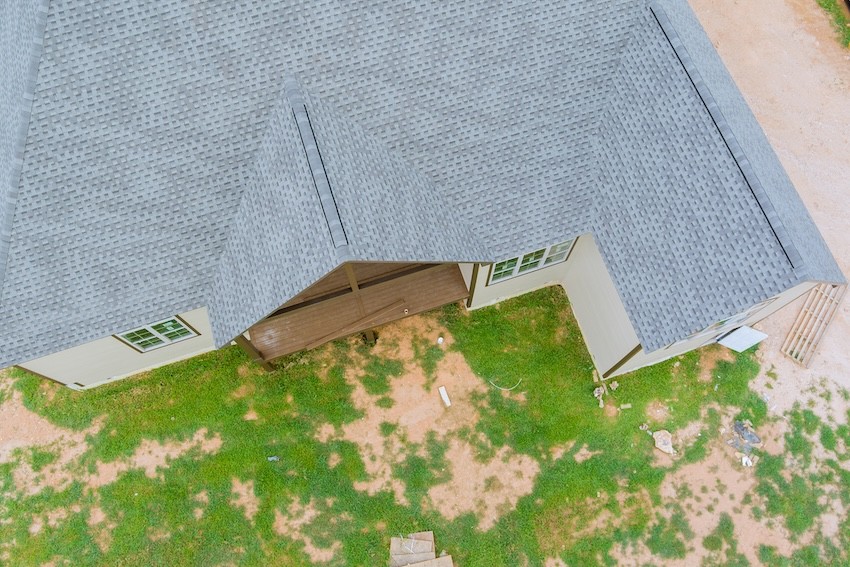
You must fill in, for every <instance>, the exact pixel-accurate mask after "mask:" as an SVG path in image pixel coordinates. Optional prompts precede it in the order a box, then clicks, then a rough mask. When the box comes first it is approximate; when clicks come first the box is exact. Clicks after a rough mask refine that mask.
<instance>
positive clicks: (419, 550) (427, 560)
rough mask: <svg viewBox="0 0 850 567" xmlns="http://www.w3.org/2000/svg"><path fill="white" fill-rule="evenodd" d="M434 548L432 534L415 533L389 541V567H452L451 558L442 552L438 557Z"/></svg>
mask: <svg viewBox="0 0 850 567" xmlns="http://www.w3.org/2000/svg"><path fill="white" fill-rule="evenodd" d="M435 549H436V548H435V547H434V532H417V533H414V534H410V535H408V536H407V537H394V538H391V539H390V567H405V566H406V565H415V566H416V567H454V563H453V562H452V556H451V555H446V552H445V551H443V552H442V553H441V554H440V557H437V553H436V551H435Z"/></svg>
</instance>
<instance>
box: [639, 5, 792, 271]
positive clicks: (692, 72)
mask: <svg viewBox="0 0 850 567" xmlns="http://www.w3.org/2000/svg"><path fill="white" fill-rule="evenodd" d="M649 11H650V12H651V13H652V15H653V16H654V18H655V20H656V22H658V26H659V27H660V28H661V31H662V33H663V34H664V37H666V38H667V41H668V42H669V43H670V47H671V49H672V50H673V52H674V53H675V54H676V57H677V59H678V60H679V62H680V63H681V65H682V68H683V69H684V71H685V73H686V74H687V75H688V77H689V78H690V80H691V83H693V85H694V89H695V90H696V92H697V95H698V96H699V98H700V100H701V101H702V103H703V104H704V105H705V108H706V110H707V111H708V114H709V116H710V117H711V119H712V121H713V122H714V125H715V126H716V127H717V130H718V132H719V133H720V137H721V138H722V139H723V142H724V143H725V144H726V147H727V148H728V150H729V153H730V154H731V155H732V159H733V160H734V162H735V163H736V164H737V165H738V168H739V169H740V170H741V175H743V177H744V182H745V183H746V184H747V187H749V188H750V191H751V192H752V194H753V198H755V200H756V203H757V204H758V206H759V209H761V212H762V214H763V215H764V217H765V219H766V220H767V224H768V226H770V229H771V231H772V232H773V235H774V236H775V237H776V240H777V242H779V247H780V248H781V249H782V251H783V252H784V253H785V256H786V258H787V259H788V262H789V264H791V268H792V270H795V271H796V270H798V269H800V268H802V267H803V264H804V262H803V257H802V256H801V255H800V253H799V251H798V250H797V246H796V245H795V244H794V242H793V240H792V239H791V236H790V234H789V233H788V231H787V229H786V228H785V224H784V223H783V222H782V219H780V218H779V214H778V213H777V211H776V209H775V208H774V206H773V203H772V202H771V200H770V196H769V195H768V194H767V192H766V191H765V189H764V186H763V185H762V183H761V180H760V179H759V177H758V175H757V174H756V171H755V170H754V169H753V167H752V165H751V164H750V161H749V159H748V158H747V156H746V154H745V153H744V150H743V148H742V147H741V144H740V143H739V142H738V139H737V137H736V136H735V133H734V132H733V131H732V129H731V127H730V126H729V122H728V121H727V120H726V117H725V116H724V115H723V112H722V110H721V109H720V106H719V105H718V104H717V100H716V99H715V98H714V95H712V93H711V90H710V89H709V88H708V85H707V84H706V83H705V81H704V80H703V78H702V74H701V73H700V72H699V70H698V69H697V67H696V65H695V64H694V62H693V60H692V59H691V56H690V53H688V50H687V48H686V47H685V45H684V43H683V42H682V40H681V38H680V37H679V33H678V32H677V31H676V29H675V27H674V26H673V23H672V22H671V21H670V18H669V17H668V16H667V13H666V11H665V10H664V7H663V6H661V4H660V3H659V2H657V0H651V1H650V2H649Z"/></svg>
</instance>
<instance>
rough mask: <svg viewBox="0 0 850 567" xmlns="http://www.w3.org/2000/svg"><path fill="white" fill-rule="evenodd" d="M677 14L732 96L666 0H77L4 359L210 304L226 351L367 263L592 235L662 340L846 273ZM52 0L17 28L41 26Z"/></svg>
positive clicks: (634, 314)
mask: <svg viewBox="0 0 850 567" xmlns="http://www.w3.org/2000/svg"><path fill="white" fill-rule="evenodd" d="M652 6H653V7H654V8H655V9H656V10H657V12H658V13H660V12H663V13H664V14H669V21H670V22H671V26H672V28H673V29H674V31H676V32H677V35H678V37H679V40H680V43H681V45H680V46H679V49H680V51H681V52H682V53H685V52H686V53H687V55H689V56H690V58H691V59H692V62H693V67H694V69H695V70H696V71H698V72H699V76H700V77H701V79H702V82H703V83H704V89H703V90H704V91H705V93H700V92H699V91H698V90H697V89H696V88H695V87H694V84H693V81H694V76H695V73H696V71H694V72H693V73H692V74H693V75H694V76H690V75H689V74H688V73H687V72H686V70H685V68H684V67H683V66H682V64H681V61H680V58H679V57H678V56H677V53H676V51H675V50H674V49H673V46H671V44H670V41H669V39H668V36H667V35H665V33H664V30H663V29H662V28H661V27H660V25H659V23H658V21H657V19H656V18H655V17H654V15H653V12H652V11H651V10H650V7H649V3H648V2H643V1H641V2H636V3H624V2H620V1H616V0H600V1H597V2H584V1H570V2H550V1H543V0H540V1H535V2H525V1H519V0H516V1H509V2H494V1H492V0H470V1H469V2H464V3H463V4H462V5H457V4H446V3H444V2H437V1H421V0H419V1H412V0H411V1H407V0H395V1H389V0H387V1H380V2H374V1H366V0H357V1H350V2H337V1H332V0H312V1H304V2H297V3H283V2H277V1H268V0H267V1H264V2H259V1H257V2H254V1H252V2H244V3H197V2H187V1H183V0H168V1H164V2H157V3H141V2H139V1H138V0H107V1H104V2H100V3H97V4H96V5H95V4H89V3H84V2H80V1H79V0H52V1H51V2H50V11H49V14H48V15H47V17H46V27H45V32H44V34H43V45H44V49H43V56H42V57H41V63H40V66H39V67H38V83H37V85H36V88H35V90H34V100H33V104H32V115H31V116H32V119H31V120H30V121H29V123H28V130H27V137H26V144H25V145H23V144H19V145H20V149H21V150H22V151H25V153H24V154H23V155H25V160H24V162H23V168H22V172H21V176H20V182H19V183H18V184H16V185H15V186H14V187H15V188H17V190H18V193H19V196H18V198H17V199H16V201H15V202H14V203H13V204H14V206H15V208H14V212H15V220H14V224H13V225H12V227H11V237H10V245H9V247H8V250H9V254H8V263H7V270H6V274H5V280H4V281H3V282H2V290H0V306H2V310H0V329H2V330H0V344H2V350H0V365H8V364H13V363H17V362H22V361H25V360H28V359H31V358H35V357H38V356H42V355H44V354H47V353H50V352H55V351H57V350H61V349H64V348H68V347H71V346H74V345H76V344H80V343H83V342H87V341H89V340H93V339H95V338H98V337H101V336H104V335H108V334H110V333H115V332H119V331H122V330H125V329H127V328H131V327H134V326H137V325H139V324H143V323H146V322H149V321H152V320H156V319H159V318H163V317H166V316H169V315H171V314H173V313H174V312H182V311H186V310H188V309H191V308H194V307H198V306H200V305H207V306H208V307H209V308H210V314H211V320H212V324H213V327H214V334H215V338H216V342H217V344H223V343H225V342H226V341H228V340H230V338H232V337H233V336H234V335H236V334H238V333H239V332H241V331H243V330H244V329H245V328H246V327H247V326H249V325H250V324H251V323H253V322H254V321H256V320H258V319H260V318H261V317H263V316H264V315H266V314H267V313H269V312H270V311H273V310H274V309H275V308H276V307H277V306H278V305H280V304H282V303H283V302H285V301H286V300H287V299H288V298H289V297H291V296H292V295H295V294H296V293H298V292H299V291H300V290H302V289H304V288H305V287H307V286H308V285H310V284H311V283H312V282H314V281H316V280H317V279H319V278H320V277H321V276H322V275H324V274H325V273H327V272H328V271H330V270H332V269H333V268H334V267H335V266H336V265H338V263H339V262H340V261H341V260H344V259H357V260H364V261H368V260H373V261H390V260H396V261H457V260H474V261H483V262H490V261H496V260H499V259H501V258H503V257H508V256H513V255H516V254H517V253H521V252H523V251H527V250H531V249H535V248H539V247H542V246H545V245H548V244H551V243H553V242H557V241H560V240H564V239H566V238H569V237H572V236H575V235H578V234H583V233H587V232H593V233H594V234H595V236H596V237H597V240H598V241H599V243H600V247H601V249H602V251H603V255H604V257H605V259H606V262H607V265H608V267H609V270H610V271H611V274H612V277H613V279H614V281H615V283H616V284H617V287H618V290H619V291H620V294H621V295H622V297H623V300H624V302H625V303H626V305H627V309H628V312H629V314H630V317H631V318H632V321H633V323H634V325H635V328H636V330H637V331H638V334H639V336H640V337H641V339H642V340H643V341H645V346H649V347H652V346H662V345H663V344H666V343H667V342H671V341H672V340H676V339H679V338H682V337H683V336H684V335H685V334H687V333H689V332H691V331H692V330H696V329H697V328H698V327H700V326H701V325H703V323H705V322H711V321H712V320H713V319H712V318H714V319H716V318H719V317H721V316H725V315H728V314H730V313H731V311H730V310H737V309H739V308H741V307H745V306H748V305H749V304H751V303H752V302H755V301H758V300H760V299H763V298H764V297H765V296H766V294H772V293H775V292H776V291H778V290H780V289H784V288H785V287H787V286H788V285H791V284H792V283H794V282H795V281H798V280H800V278H803V277H807V278H811V279H818V278H822V279H833V280H834V279H841V274H840V272H839V271H838V268H837V266H835V263H834V260H832V258H831V256H830V254H829V251H828V250H827V249H826V247H825V245H824V244H823V241H822V239H820V236H819V235H818V233H817V230H816V229H815V228H814V225H813V224H812V223H811V220H810V219H809V217H808V215H807V214H806V212H805V209H804V208H803V207H802V204H801V203H800V201H799V198H797V197H796V194H795V193H794V189H793V187H792V186H791V185H790V182H788V180H787V176H785V174H784V172H782V169H781V166H780V165H779V162H778V160H777V159H776V157H775V155H773V153H772V151H771V150H770V147H769V144H768V143H767V141H766V139H765V138H764V135H763V134H762V133H761V131H760V129H758V125H757V123H755V120H754V118H752V115H751V113H750V112H749V110H748V109H747V107H746V104H745V103H744V102H743V99H741V97H740V94H739V93H737V90H736V89H735V88H734V84H733V83H732V82H731V79H729V78H728V74H725V70H724V69H723V67H722V64H721V63H720V62H719V58H717V56H716V53H714V51H713V49H712V48H711V46H710V43H708V42H707V39H705V36H704V34H703V32H702V30H701V29H700V28H699V25H698V24H697V23H696V20H695V19H694V18H693V15H692V14H691V13H690V9H689V8H688V6H687V3H686V2H685V0H664V1H660V0H659V2H654V3H652ZM28 13H29V14H30V15H29V16H26V14H21V15H20V17H19V18H18V19H19V20H20V24H19V27H20V29H18V28H14V27H13V28H11V29H7V28H5V27H4V28H3V32H2V34H3V41H6V42H8V41H10V39H9V38H10V37H12V38H13V39H12V40H11V41H17V40H16V39H15V38H18V37H19V36H21V37H25V36H26V35H27V34H28V33H31V31H28V30H33V29H37V28H35V27H33V26H35V25H36V24H33V23H32V22H33V21H36V20H37V18H35V16H34V14H35V12H28ZM27 18H29V19H27ZM21 44H22V45H25V42H22V43H21ZM26 49H29V48H26ZM26 49H23V52H25V53H24V54H23V55H21V54H17V55H16V56H15V58H13V62H12V63H5V62H4V63H2V64H0V65H2V67H0V72H1V73H3V75H0V76H2V77H12V78H13V79H14V80H16V81H19V82H18V83H14V85H15V86H12V87H10V89H11V90H8V89H7V90H5V91H3V98H2V100H0V105H2V106H0V110H2V111H3V113H4V117H5V116H7V115H11V116H20V114H19V113H17V114H16V112H17V111H16V109H19V108H20V107H19V105H18V106H16V104H17V103H16V102H15V101H20V98H19V97H18V95H17V92H18V91H20V81H21V80H23V79H21V77H24V76H25V74H26V73H25V71H24V68H25V67H26V65H24V63H23V61H24V60H25V59H27V58H30V59H32V53H33V51H32V50H30V51H26ZM286 77H293V78H295V79H296V80H297V83H298V84H299V87H298V88H299V89H300V91H301V92H302V94H303V98H304V101H305V105H306V106H305V110H306V113H307V115H308V116H309V120H310V124H311V129H312V130H313V134H314V136H315V142H316V149H317V152H318V153H317V155H320V157H321V159H322V170H323V175H326V176H327V180H328V187H327V188H325V189H326V190H329V191H331V193H330V194H327V193H325V194H324V197H325V204H326V205H328V203H330V202H331V201H327V197H328V196H331V197H332V202H333V204H335V205H336V208H337V209H338V214H339V221H338V224H339V228H338V231H339V229H343V230H344V237H345V243H344V245H340V246H336V245H335V243H334V238H333V235H334V233H332V232H330V231H329V225H328V218H327V217H326V216H325V214H324V209H323V207H322V200H321V199H320V196H321V195H322V193H321V191H320V192H317V185H316V177H315V176H314V175H315V173H316V171H317V169H316V167H313V168H312V169H311V165H310V161H309V159H308V155H309V154H308V153H307V152H305V147H304V143H303V141H302V140H303V138H302V136H301V134H300V133H299V130H298V125H297V122H296V117H295V116H293V114H292V110H293V109H292V101H291V100H290V98H288V97H287V96H286V93H285V78H286ZM10 92H11V93H12V94H11V95H9V94H8V93H10ZM706 93H708V94H707V95H706ZM16 97H18V98H16ZM707 104H709V105H711V104H715V105H716V106H717V112H719V113H721V114H722V115H723V116H725V117H726V118H727V121H726V122H727V126H728V128H729V132H730V133H731V134H730V135H729V136H728V138H729V139H728V140H727V139H724V137H723V136H722V135H721V133H720V131H719V130H718V128H717V125H716V124H715V122H714V121H713V120H712V115H711V113H710V112H709V111H708V109H707V108H706V105H707ZM15 120H17V118H16V119H15ZM5 124H7V122H5V121H4V125H5ZM9 124H11V122H10V123H9ZM15 124H18V123H15ZM15 127H17V126H15ZM13 129H14V127H12V126H10V127H9V128H8V129H7V130H5V131H4V132H3V137H2V140H0V143H1V144H6V145H5V146H2V145H0V150H3V151H4V152H5V153H3V154H2V155H0V160H2V159H6V160H8V159H9V156H10V155H11V154H10V153H9V152H8V151H6V150H7V149H8V148H13V147H14V145H15V142H14V138H10V137H9V135H8V132H10V131H11V130H13ZM733 138H734V141H736V142H738V143H739V146H740V149H741V152H740V155H739V156H738V160H737V161H736V159H735V156H734V155H732V154H731V153H730V152H729V149H728V145H727V141H729V140H732V139H733ZM10 140H11V142H10ZM741 156H744V158H746V160H747V164H744V165H745V169H746V167H751V169H752V173H751V174H750V175H751V177H753V176H754V177H756V178H757V179H758V180H760V183H759V184H757V186H756V188H755V190H756V191H758V190H761V191H763V195H762V196H763V197H765V198H766V199H768V201H769V202H771V203H772V204H773V205H774V207H773V212H771V211H770V208H768V215H771V214H775V218H776V219H778V221H779V222H778V223H777V224H782V226H783V227H784V229H785V230H786V231H787V233H788V234H787V238H788V239H789V240H790V241H791V242H792V243H793V248H795V249H797V250H798V251H799V253H800V256H801V257H802V258H804V259H805V260H806V263H805V265H804V266H802V267H801V268H800V269H797V270H796V271H795V269H794V267H793V266H791V264H790V263H789V261H788V257H786V255H785V253H784V250H783V248H782V246H780V244H779V241H778V240H777V238H776V236H775V235H774V234H773V232H772V227H771V226H770V225H769V223H767V221H766V220H765V213H763V212H762V211H761V209H760V207H759V202H758V200H757V199H756V198H755V197H754V196H753V190H751V184H750V183H748V180H747V178H746V177H745V176H744V175H743V174H742V172H741V163H740V161H741ZM314 157H315V156H314ZM9 163H10V162H8V161H7V162H2V161H0V166H3V168H4V169H3V171H4V172H5V171H7V170H8V169H9ZM314 166H315V164H314ZM7 187H8V186H7ZM759 188H760V189H759ZM789 192H790V193H789ZM7 193H8V194H10V195H11V194H13V193H14V189H13V190H11V191H7ZM789 195H790V196H789ZM791 197H793V198H791ZM795 199H796V200H795ZM6 201H7V202H8V199H7V200H6ZM779 201H782V202H779ZM789 203H790V204H789ZM4 206H6V205H4ZM9 210H11V209H9V207H8V206H6V209H4V211H6V212H8V211H9ZM801 219H802V220H801ZM798 221H799V222H798ZM807 223H808V224H807ZM6 228H8V226H7V227H6ZM780 232H781V231H780ZM340 236H341V233H339V232H337V233H336V237H337V243H336V244H341V243H342V242H343V241H342V240H340ZM780 236H781V235H780ZM0 249H2V247H0ZM703 326H704V325H703Z"/></svg>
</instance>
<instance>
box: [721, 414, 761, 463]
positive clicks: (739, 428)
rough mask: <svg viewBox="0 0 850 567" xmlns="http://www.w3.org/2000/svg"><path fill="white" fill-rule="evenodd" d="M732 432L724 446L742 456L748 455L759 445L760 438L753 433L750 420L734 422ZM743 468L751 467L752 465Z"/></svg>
mask: <svg viewBox="0 0 850 567" xmlns="http://www.w3.org/2000/svg"><path fill="white" fill-rule="evenodd" d="M732 431H733V432H734V434H733V436H732V437H731V438H729V439H727V440H726V444H727V445H729V446H730V447H734V448H735V450H736V451H738V452H740V453H742V454H744V455H749V454H750V453H752V452H753V449H754V448H755V447H756V446H758V445H761V438H760V437H759V436H758V435H756V433H755V432H754V431H753V424H752V422H750V420H745V421H735V424H734V426H733V427H732ZM744 466H752V464H750V465H746V464H745V465H744Z"/></svg>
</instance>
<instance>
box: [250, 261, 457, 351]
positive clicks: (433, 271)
mask: <svg viewBox="0 0 850 567" xmlns="http://www.w3.org/2000/svg"><path fill="white" fill-rule="evenodd" d="M356 266H357V265H355V268H352V267H351V266H344V267H343V268H339V269H337V270H335V271H334V272H333V273H332V274H331V275H329V276H328V277H327V278H325V279H324V280H322V281H320V282H319V283H317V284H316V286H313V287H315V288H317V289H318V290H320V291H321V292H324V293H321V292H320V291H317V290H316V289H312V288H311V289H310V290H307V291H305V292H304V293H303V294H301V295H300V296H299V297H298V298H297V299H298V300H299V303H296V304H293V302H289V303H287V304H286V305H284V306H283V307H282V308H281V309H279V310H278V311H277V312H276V313H275V314H273V315H271V316H270V317H268V318H267V319H265V320H263V321H261V322H259V323H257V324H256V325H254V326H253V327H251V329H250V331H249V333H250V336H251V343H252V345H253V347H254V348H255V349H256V350H257V351H259V354H260V356H261V357H262V358H263V359H264V360H266V361H269V360H274V359H276V358H279V357H281V356H285V355H287V354H291V353H293V352H298V351H300V350H305V349H310V348H315V347H317V346H319V345H321V344H324V343H326V342H328V341H332V340H334V339H338V338H341V337H345V336H348V335H352V334H354V333H358V332H361V331H365V330H368V329H371V328H374V327H376V326H378V325H383V324H385V323H389V322H391V321H396V320H398V319H402V318H403V317H406V316H409V315H415V314H416V313H421V312H423V311H427V310H429V309H434V308H436V307H440V306H442V305H446V304H447V303H452V302H455V301H459V300H461V299H464V298H466V297H467V296H468V295H469V289H468V288H467V286H466V282H464V280H463V276H462V275H461V273H460V268H458V266H457V264H434V265H421V264H419V265H407V266H406V267H404V268H402V269H400V268H398V267H396V268H395V269H393V270H388V269H387V268H386V266H387V265H384V266H385V267H384V268H383V270H378V269H376V268H372V269H371V270H370V269H369V268H368V267H366V266H368V265H366V266H364V265H360V268H359V270H358V269H357V267H356ZM373 266H374V265H373ZM355 270H357V273H361V274H363V273H368V272H372V273H378V272H379V271H383V273H382V274H380V277H374V278H371V279H369V280H366V281H363V282H360V283H358V282H357V281H356V280H355V279H354V274H355ZM337 272H341V273H342V274H343V275H342V276H340V274H338V273H337ZM342 278H346V279H348V280H350V282H351V285H350V286H347V287H346V289H344V290H340V289H339V288H338V286H329V285H328V284H327V282H338V281H339V280H341V279H342ZM323 282H324V283H323ZM332 288H333V289H332Z"/></svg>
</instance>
